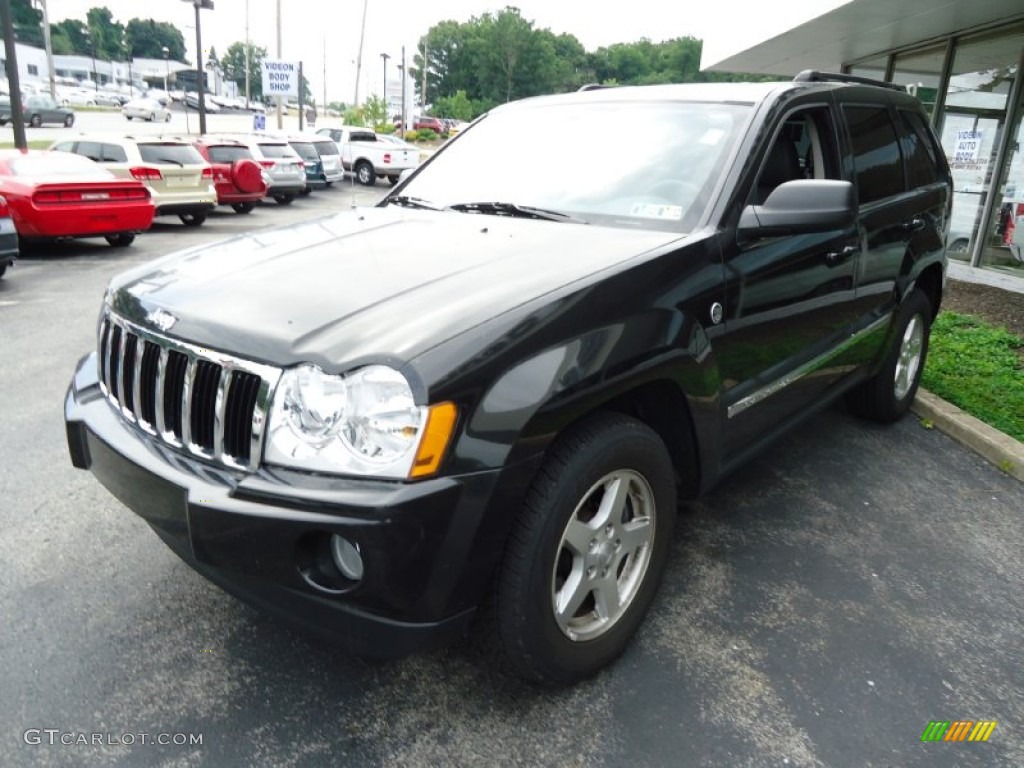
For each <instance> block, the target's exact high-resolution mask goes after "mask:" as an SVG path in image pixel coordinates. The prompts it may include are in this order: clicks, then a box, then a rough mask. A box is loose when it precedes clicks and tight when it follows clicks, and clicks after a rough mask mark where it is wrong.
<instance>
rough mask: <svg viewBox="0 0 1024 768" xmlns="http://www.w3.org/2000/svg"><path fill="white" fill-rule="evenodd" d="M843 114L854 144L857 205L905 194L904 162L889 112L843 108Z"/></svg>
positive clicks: (882, 109)
mask: <svg viewBox="0 0 1024 768" xmlns="http://www.w3.org/2000/svg"><path fill="white" fill-rule="evenodd" d="M843 112H844V114H845V115H846V124H847V126H848V127H849V129H850V141H851V143H852V144H853V172H854V176H855V177H856V179H857V200H858V202H859V203H860V204H861V205H863V204H864V203H870V202H872V201H874V200H881V199H882V198H885V197H889V196H890V195H896V194H899V193H900V192H902V191H903V190H904V188H905V187H904V186H903V162H902V160H901V158H900V149H899V145H898V144H897V141H896V128H895V126H893V124H892V119H891V118H890V117H889V110H888V109H886V108H885V107H852V106H844V107H843Z"/></svg>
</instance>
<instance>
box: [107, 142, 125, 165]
mask: <svg viewBox="0 0 1024 768" xmlns="http://www.w3.org/2000/svg"><path fill="white" fill-rule="evenodd" d="M103 162H105V163H127V162H128V153H126V152H125V151H124V147H120V146H118V145H117V144H104V145H103Z"/></svg>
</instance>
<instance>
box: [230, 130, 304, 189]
mask: <svg viewBox="0 0 1024 768" xmlns="http://www.w3.org/2000/svg"><path fill="white" fill-rule="evenodd" d="M228 137H229V138H234V139H236V140H238V141H240V142H241V143H243V144H245V146H247V147H248V148H249V151H250V152H252V156H253V159H254V160H256V162H258V163H259V164H260V165H261V166H262V167H263V170H264V171H266V174H267V195H266V196H267V197H272V198H274V200H276V201H277V203H278V204H279V205H289V204H291V203H292V202H293V201H294V200H295V198H296V197H298V196H299V195H302V194H305V192H306V171H305V169H304V167H303V162H302V158H301V157H299V153H298V152H296V151H295V150H294V149H292V148H291V145H289V144H288V142H287V141H286V140H285V139H283V138H279V137H275V136H270V135H267V134H230V135H228Z"/></svg>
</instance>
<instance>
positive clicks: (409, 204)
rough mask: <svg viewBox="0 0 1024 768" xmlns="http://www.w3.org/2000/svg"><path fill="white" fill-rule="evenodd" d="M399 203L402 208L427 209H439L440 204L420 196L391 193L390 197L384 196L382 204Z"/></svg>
mask: <svg viewBox="0 0 1024 768" xmlns="http://www.w3.org/2000/svg"><path fill="white" fill-rule="evenodd" d="M392 204H394V205H401V206H403V207H404V208H423V209H425V210H428V211H440V210H442V209H441V206H439V205H438V204H437V203H432V202H430V201H429V200H424V199H423V198H422V197H409V195H392V196H391V197H385V198H384V200H383V205H392Z"/></svg>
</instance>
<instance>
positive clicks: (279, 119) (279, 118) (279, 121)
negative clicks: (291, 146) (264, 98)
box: [277, 0, 302, 131]
mask: <svg viewBox="0 0 1024 768" xmlns="http://www.w3.org/2000/svg"><path fill="white" fill-rule="evenodd" d="M281 55H282V54H281V0H277V60H278V61H280V60H281ZM299 88H300V89H301V88H302V83H301V82H300V83H299ZM281 99H282V97H281V96H278V97H277V130H279V131H280V130H281V129H282V128H284V118H283V117H282V115H281V112H282V110H281Z"/></svg>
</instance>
